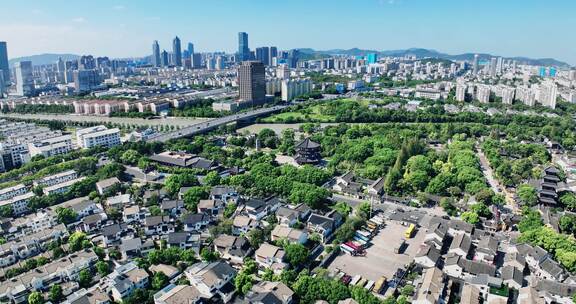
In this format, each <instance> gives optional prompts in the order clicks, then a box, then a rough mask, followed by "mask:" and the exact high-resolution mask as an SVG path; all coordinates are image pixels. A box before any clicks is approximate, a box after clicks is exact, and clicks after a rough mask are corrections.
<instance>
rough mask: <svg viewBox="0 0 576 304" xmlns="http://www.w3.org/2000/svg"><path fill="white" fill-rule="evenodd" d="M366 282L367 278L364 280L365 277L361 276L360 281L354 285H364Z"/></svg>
mask: <svg viewBox="0 0 576 304" xmlns="http://www.w3.org/2000/svg"><path fill="white" fill-rule="evenodd" d="M366 282H368V280H366V279H365V278H361V279H360V281H358V283H356V285H355V286H358V287H364V285H366Z"/></svg>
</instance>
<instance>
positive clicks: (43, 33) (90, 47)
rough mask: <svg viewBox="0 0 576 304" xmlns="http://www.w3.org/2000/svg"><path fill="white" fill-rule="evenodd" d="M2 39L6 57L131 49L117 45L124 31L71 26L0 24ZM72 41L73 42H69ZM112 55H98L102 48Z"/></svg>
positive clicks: (130, 51)
mask: <svg viewBox="0 0 576 304" xmlns="http://www.w3.org/2000/svg"><path fill="white" fill-rule="evenodd" d="M0 33H2V35H3V36H2V38H3V40H6V41H7V42H8V56H9V57H10V58H15V57H21V56H28V55H34V54H42V53H72V54H94V55H111V56H113V55H121V54H124V53H132V52H134V50H125V49H122V48H118V47H117V45H118V42H119V41H123V39H125V38H126V34H125V33H124V31H118V30H117V29H114V30H111V29H110V30H106V29H100V28H99V29H90V28H86V27H78V26H75V25H31V24H0ZM71 41H73V43H72V42H71ZM110 50H113V51H116V52H118V53H116V54H102V52H103V51H110Z"/></svg>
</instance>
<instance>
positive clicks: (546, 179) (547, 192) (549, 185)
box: [538, 166, 560, 207]
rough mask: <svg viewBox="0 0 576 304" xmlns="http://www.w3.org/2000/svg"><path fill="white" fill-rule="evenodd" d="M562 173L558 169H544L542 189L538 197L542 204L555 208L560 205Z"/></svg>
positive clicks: (550, 167) (541, 181) (551, 167)
mask: <svg viewBox="0 0 576 304" xmlns="http://www.w3.org/2000/svg"><path fill="white" fill-rule="evenodd" d="M559 173H560V172H559V171H558V169H556V167H554V166H549V167H547V168H545V169H544V176H543V177H542V180H540V187H539V189H538V197H539V201H540V204H542V205H546V206H550V207H555V206H556V205H557V204H558V201H557V199H558V183H559V182H560V177H558V174H559Z"/></svg>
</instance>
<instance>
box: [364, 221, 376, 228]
mask: <svg viewBox="0 0 576 304" xmlns="http://www.w3.org/2000/svg"><path fill="white" fill-rule="evenodd" d="M366 226H367V227H368V228H370V229H376V228H378V224H376V223H374V222H372V221H367V222H366Z"/></svg>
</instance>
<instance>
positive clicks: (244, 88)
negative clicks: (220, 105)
mask: <svg viewBox="0 0 576 304" xmlns="http://www.w3.org/2000/svg"><path fill="white" fill-rule="evenodd" d="M238 86H239V91H240V100H241V101H249V102H252V103H253V104H259V103H263V102H264V101H265V100H266V77H265V72H264V64H262V62H260V61H243V62H242V63H241V64H240V67H238Z"/></svg>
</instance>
